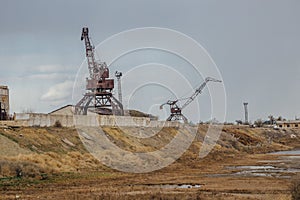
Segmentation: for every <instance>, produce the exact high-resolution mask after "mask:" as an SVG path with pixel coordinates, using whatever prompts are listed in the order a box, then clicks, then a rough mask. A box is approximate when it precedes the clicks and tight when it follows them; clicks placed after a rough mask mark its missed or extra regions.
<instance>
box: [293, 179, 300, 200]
mask: <svg viewBox="0 0 300 200" xmlns="http://www.w3.org/2000/svg"><path fill="white" fill-rule="evenodd" d="M291 192H292V199H293V200H299V199H300V176H298V177H297V178H296V179H295V180H294V181H293V182H292V188H291Z"/></svg>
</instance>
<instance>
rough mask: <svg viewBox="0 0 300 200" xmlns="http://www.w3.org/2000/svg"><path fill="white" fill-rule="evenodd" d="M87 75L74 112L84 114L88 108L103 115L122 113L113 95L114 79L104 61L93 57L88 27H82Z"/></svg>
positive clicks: (93, 51) (120, 106) (93, 48)
mask: <svg viewBox="0 0 300 200" xmlns="http://www.w3.org/2000/svg"><path fill="white" fill-rule="evenodd" d="M81 40H84V43H85V50H86V58H87V64H88V70H89V77H88V78H87V79H86V81H87V83H86V93H85V94H84V96H83V97H82V99H81V100H80V101H79V102H78V103H77V104H76V105H75V114H78V115H86V114H87V112H88V110H89V111H91V112H94V113H98V114H103V115H112V114H113V115H124V111H123V105H122V103H120V102H119V101H118V100H117V99H116V98H115V97H114V96H113V95H112V90H113V89H114V79H111V78H109V69H108V67H107V64H106V63H105V62H100V61H97V60H96V59H95V47H94V46H93V45H92V43H91V41H90V37H89V29H88V28H87V27H84V28H82V34H81Z"/></svg>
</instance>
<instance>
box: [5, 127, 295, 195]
mask: <svg viewBox="0 0 300 200" xmlns="http://www.w3.org/2000/svg"><path fill="white" fill-rule="evenodd" d="M103 130H104V131H105V133H106V135H107V136H108V137H109V139H110V140H111V141H113V142H114V143H115V144H116V145H117V146H119V147H120V148H123V149H125V150H128V151H132V152H146V151H153V150H157V149H160V148H161V147H163V146H164V145H165V144H167V143H168V142H169V141H170V140H171V139H172V138H173V137H174V136H175V135H176V134H177V129H176V128H164V129H162V130H159V131H158V134H156V135H153V136H151V137H149V138H147V139H141V138H135V137H133V136H131V135H130V133H131V132H133V131H137V128H133V127H131V128H130V127H128V128H122V129H119V128H113V127H104V128H103ZM206 130H207V127H206V126H205V125H202V126H200V127H199V129H198V135H197V139H196V140H195V141H194V142H193V144H192V145H191V146H190V148H189V150H188V151H186V152H185V153H184V154H183V155H182V156H181V157H180V158H179V159H178V160H177V161H176V162H175V163H173V164H171V165H170V166H168V167H166V168H164V169H161V170H158V171H155V172H151V173H147V174H128V173H121V172H117V171H115V170H112V169H109V168H107V167H105V166H103V165H102V164H101V163H100V162H99V161H98V160H96V159H95V158H94V157H92V156H91V155H90V154H89V153H88V152H87V150H86V149H85V147H84V145H83V144H82V142H81V140H80V138H79V136H78V133H77V130H76V129H70V128H63V127H59V126H58V127H51V128H38V127H35V128H34V127H32V128H0V144H1V152H0V191H1V195H0V197H1V198H4V199H6V198H7V199H10V198H14V197H15V195H20V196H21V197H23V198H25V199H26V198H27V199H35V198H37V197H40V198H43V199H291V198H292V195H291V192H290V191H291V188H292V190H293V191H294V192H293V198H294V199H297V198H298V197H299V196H296V197H294V196H295V195H299V181H298V185H297V184H296V181H295V184H293V187H292V184H291V182H290V180H289V179H277V178H273V177H246V176H245V177H232V176H220V177H217V176H210V175H213V174H222V173H223V174H224V173H225V174H226V173H229V172H228V170H226V166H230V165H253V163H255V164H256V163H257V161H258V160H272V159H276V158H275V157H274V156H271V155H268V154H261V153H265V152H272V151H275V150H287V149H291V148H299V147H300V141H299V138H300V131H298V130H289V131H284V130H272V129H263V128H255V129H251V128H237V127H230V126H226V127H225V128H224V129H223V132H222V134H221V137H220V139H219V140H218V142H217V145H216V146H215V148H214V149H213V151H212V152H211V153H210V154H209V155H208V156H207V157H205V158H204V159H199V158H198V153H199V149H200V147H201V145H202V141H203V138H204V137H205V131H206ZM139 131H143V132H144V133H148V134H150V135H151V134H152V133H153V131H154V132H155V131H157V130H155V129H153V128H143V129H142V130H140V129H139ZM291 134H295V135H297V136H298V137H297V138H293V139H292V138H291V137H290V135H291ZM296 180H298V179H296ZM166 184H201V187H200V188H193V189H189V190H184V189H176V188H175V189H172V188H171V189H170V188H168V189H164V188H162V187H160V185H166ZM41 188H42V190H41Z"/></svg>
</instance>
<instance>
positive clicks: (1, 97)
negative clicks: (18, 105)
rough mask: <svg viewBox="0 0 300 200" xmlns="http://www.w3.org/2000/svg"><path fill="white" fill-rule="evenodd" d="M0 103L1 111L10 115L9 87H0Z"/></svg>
mask: <svg viewBox="0 0 300 200" xmlns="http://www.w3.org/2000/svg"><path fill="white" fill-rule="evenodd" d="M0 103H1V109H4V110H5V112H6V113H7V114H9V90H8V87H7V86H2V85H0Z"/></svg>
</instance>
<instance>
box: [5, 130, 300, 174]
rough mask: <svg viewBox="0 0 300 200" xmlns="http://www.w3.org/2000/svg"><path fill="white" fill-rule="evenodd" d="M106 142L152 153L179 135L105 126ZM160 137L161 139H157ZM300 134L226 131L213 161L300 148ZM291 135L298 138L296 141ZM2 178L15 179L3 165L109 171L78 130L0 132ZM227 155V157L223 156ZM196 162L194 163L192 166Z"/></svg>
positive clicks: (193, 156)
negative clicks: (136, 135) (139, 133)
mask: <svg viewBox="0 0 300 200" xmlns="http://www.w3.org/2000/svg"><path fill="white" fill-rule="evenodd" d="M103 130H104V131H105V133H106V135H107V136H108V138H109V139H110V140H111V141H112V142H114V143H115V144H116V145H117V146H119V147H120V148H122V149H125V150H127V151H132V152H147V151H148V152H149V151H154V150H157V149H160V148H162V147H163V146H165V145H166V144H168V143H169V142H170V141H171V140H172V139H173V137H174V136H175V135H176V134H177V131H178V130H177V129H176V128H163V129H161V130H160V129H157V130H156V129H153V128H143V129H142V130H141V129H140V128H133V127H132V128H130V127H128V128H122V129H120V128H114V127H104V128H103ZM135 131H142V132H144V133H145V134H147V133H148V134H149V135H151V137H149V138H137V137H134V136H132V135H131V134H130V133H131V132H135ZM206 131H207V127H206V126H204V125H203V126H200V127H199V129H198V135H197V136H196V139H195V141H194V142H193V144H192V145H191V147H190V148H189V150H188V151H187V152H185V153H184V155H183V156H182V157H181V158H180V159H179V160H178V162H179V163H180V162H183V163H185V164H189V165H191V164H192V163H193V162H198V160H197V156H198V152H199V149H200V147H201V145H202V142H203V138H204V137H205V133H206ZM156 132H157V134H155V133H156ZM299 134H300V131H299V130H272V129H262V128H260V129H258V128H255V129H254V128H244V127H241V128H239V127H226V126H225V127H224V128H223V131H222V134H221V136H220V138H219V140H218V141H217V144H216V146H215V148H214V149H213V152H212V153H211V155H210V156H209V157H211V156H212V157H213V159H217V160H218V159H224V158H225V157H226V155H227V156H230V155H231V156H232V155H233V154H243V153H247V154H253V153H264V152H271V151H275V150H286V149H290V148H294V147H299V146H298V145H300V141H299V138H300V137H299V136H300V135H299ZM291 135H296V136H297V137H296V138H292V137H291ZM0 144H1V151H0V162H2V170H1V171H0V177H6V176H8V175H12V173H13V172H10V173H9V174H5V173H7V172H8V171H9V170H7V169H6V170H3V163H4V162H5V163H7V165H9V163H10V162H14V163H20V164H22V163H23V162H24V163H26V165H30V164H33V165H34V166H36V167H38V168H39V170H38V171H42V172H68V171H80V170H81V169H84V170H87V169H91V170H94V169H99V168H100V169H106V167H105V166H102V165H101V163H100V162H98V161H97V160H96V159H94V158H93V157H92V156H91V155H90V154H89V153H88V152H87V150H86V149H85V147H84V145H83V144H82V142H81V140H80V138H79V135H78V133H77V130H76V129H72V128H55V127H51V128H38V127H32V128H0ZM224 156H225V157H224ZM191 161H193V162H191Z"/></svg>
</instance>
